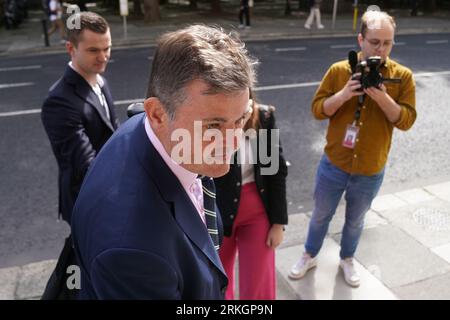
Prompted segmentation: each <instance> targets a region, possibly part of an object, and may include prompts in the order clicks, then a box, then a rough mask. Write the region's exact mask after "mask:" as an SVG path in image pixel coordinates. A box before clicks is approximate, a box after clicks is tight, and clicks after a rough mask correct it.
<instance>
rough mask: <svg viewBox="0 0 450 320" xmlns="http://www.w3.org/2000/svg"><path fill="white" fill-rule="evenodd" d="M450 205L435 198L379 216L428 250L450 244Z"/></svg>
mask: <svg viewBox="0 0 450 320" xmlns="http://www.w3.org/2000/svg"><path fill="white" fill-rule="evenodd" d="M449 205H450V204H449V203H448V202H446V201H443V200H440V199H438V198H435V199H434V200H428V201H424V202H421V203H419V204H417V205H408V206H404V207H401V208H398V209H392V210H387V211H382V212H380V213H379V214H380V215H381V216H383V217H384V218H386V219H387V220H388V221H389V222H390V223H392V224H393V225H395V226H396V227H399V228H401V229H402V230H404V231H405V232H406V233H408V234H409V235H410V236H412V237H413V238H415V239H416V240H417V241H419V242H420V243H422V244H423V245H425V246H426V247H428V248H432V247H437V246H440V245H443V244H446V243H450V206H449Z"/></svg>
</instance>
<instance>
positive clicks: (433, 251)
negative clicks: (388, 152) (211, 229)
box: [0, 181, 450, 300]
mask: <svg viewBox="0 0 450 320" xmlns="http://www.w3.org/2000/svg"><path fill="white" fill-rule="evenodd" d="M310 216H311V213H310V212H309V213H299V214H294V215H290V216H289V225H288V227H287V230H286V233H285V240H284V242H283V244H282V245H281V247H280V248H279V249H278V250H277V281H278V288H277V296H278V299H279V300H295V299H308V300H309V299H313V300H316V299H317V300H322V299H326V300H327V299H336V300H350V299H351V300H359V299H364V300H378V299H383V300H396V299H401V300H406V299H414V300H415V299H433V300H434V299H450V232H449V231H450V181H449V182H446V183H441V184H436V185H430V186H427V187H424V188H417V189H412V190H407V191H403V192H398V193H394V194H387V195H381V196H379V197H377V198H376V199H375V201H374V203H373V205H372V209H371V210H370V211H369V212H368V213H367V217H366V225H365V230H364V232H363V235H362V238H361V242H360V245H359V247H358V251H357V255H356V257H355V259H356V267H357V268H358V270H359V271H360V273H361V286H360V287H359V288H350V287H349V286H348V285H347V284H345V282H344V280H343V275H342V272H341V271H340V269H339V267H338V264H339V245H338V243H339V239H340V232H341V229H342V224H343V220H344V207H343V205H341V206H340V207H339V209H338V211H337V213H336V216H335V217H334V219H333V220H332V223H331V225H330V229H329V233H328V236H327V238H326V240H325V243H324V247H323V248H322V250H321V252H320V254H319V260H318V261H319V263H318V266H317V268H315V269H313V270H311V271H310V272H308V274H307V275H306V276H305V277H304V278H303V279H301V280H290V279H289V278H288V272H289V269H290V267H291V266H292V265H293V264H294V263H295V262H296V259H298V257H299V256H300V254H301V252H302V251H303V243H304V242H305V237H306V233H307V228H308V223H309V219H310ZM55 263H56V261H55V260H47V261H41V262H37V263H31V264H28V265H25V266H21V267H20V266H18V267H13V268H5V269H0V300H2V299H18V300H21V299H39V297H40V295H41V294H42V291H43V290H44V287H45V284H46V281H47V279H48V278H49V276H50V273H51V272H52V270H53V268H54V266H55Z"/></svg>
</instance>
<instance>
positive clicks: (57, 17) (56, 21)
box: [47, 0, 66, 44]
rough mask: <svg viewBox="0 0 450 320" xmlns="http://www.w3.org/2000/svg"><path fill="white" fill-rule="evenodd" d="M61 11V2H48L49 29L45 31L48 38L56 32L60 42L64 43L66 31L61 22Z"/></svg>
mask: <svg viewBox="0 0 450 320" xmlns="http://www.w3.org/2000/svg"><path fill="white" fill-rule="evenodd" d="M62 15H63V10H62V5H61V0H50V1H49V2H48V19H49V20H50V22H51V26H50V29H48V31H47V35H48V37H50V36H51V35H52V34H53V33H55V32H56V31H57V30H58V31H59V36H60V38H61V40H60V42H61V43H63V44H65V43H66V31H65V28H64V23H63V20H62Z"/></svg>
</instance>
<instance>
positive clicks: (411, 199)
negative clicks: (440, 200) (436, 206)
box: [395, 188, 436, 204]
mask: <svg viewBox="0 0 450 320" xmlns="http://www.w3.org/2000/svg"><path fill="white" fill-rule="evenodd" d="M395 196H397V197H399V198H400V199H401V200H403V201H405V202H406V203H408V204H419V203H421V202H424V201H428V200H433V199H435V198H436V196H435V195H433V194H430V193H429V192H427V191H425V190H424V189H420V188H416V189H411V190H406V191H402V192H397V193H395Z"/></svg>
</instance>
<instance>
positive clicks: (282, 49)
mask: <svg viewBox="0 0 450 320" xmlns="http://www.w3.org/2000/svg"><path fill="white" fill-rule="evenodd" d="M304 50H306V47H294V48H276V49H275V51H276V52H286V51H304Z"/></svg>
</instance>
